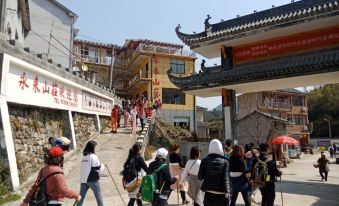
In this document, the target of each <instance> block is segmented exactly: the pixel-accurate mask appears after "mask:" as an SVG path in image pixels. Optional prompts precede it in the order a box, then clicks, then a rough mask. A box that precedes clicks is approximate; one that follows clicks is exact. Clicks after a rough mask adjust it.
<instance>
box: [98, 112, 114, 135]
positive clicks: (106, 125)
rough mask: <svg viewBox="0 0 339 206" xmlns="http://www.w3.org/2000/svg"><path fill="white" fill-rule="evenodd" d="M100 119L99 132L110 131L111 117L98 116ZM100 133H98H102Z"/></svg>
mask: <svg viewBox="0 0 339 206" xmlns="http://www.w3.org/2000/svg"><path fill="white" fill-rule="evenodd" d="M99 119H100V125H101V130H102V131H104V130H107V129H111V127H112V119H111V117H107V116H99ZM102 131H100V132H102Z"/></svg>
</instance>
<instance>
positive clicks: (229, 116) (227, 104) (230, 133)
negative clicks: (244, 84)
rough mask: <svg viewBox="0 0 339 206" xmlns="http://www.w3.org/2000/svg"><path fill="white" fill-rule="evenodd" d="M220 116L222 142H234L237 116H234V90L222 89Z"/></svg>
mask: <svg viewBox="0 0 339 206" xmlns="http://www.w3.org/2000/svg"><path fill="white" fill-rule="evenodd" d="M221 93H222V115H223V128H224V140H226V139H231V140H236V136H237V135H236V131H237V126H236V124H237V114H236V96H235V91H234V90H229V89H222V90H221Z"/></svg>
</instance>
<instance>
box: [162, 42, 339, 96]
mask: <svg viewBox="0 0 339 206" xmlns="http://www.w3.org/2000/svg"><path fill="white" fill-rule="evenodd" d="M334 71H339V47H334V48H330V49H324V50H319V51H313V52H309V53H303V54H299V55H291V56H285V57H280V58H275V59H271V60H266V61H259V62H250V63H244V64H237V65H234V68H233V69H231V70H223V69H222V67H221V66H219V67H213V68H206V71H205V72H202V73H199V74H193V75H191V76H187V77H177V76H174V75H173V74H171V72H170V70H169V71H168V76H169V79H170V81H171V82H172V83H173V84H175V85H176V86H177V87H179V88H181V89H182V90H186V91H187V90H197V89H203V88H212V87H220V86H227V85H233V84H241V83H249V82H254V81H265V80H272V79H280V78H287V77H295V76H301V75H308V74H318V73H324V72H334Z"/></svg>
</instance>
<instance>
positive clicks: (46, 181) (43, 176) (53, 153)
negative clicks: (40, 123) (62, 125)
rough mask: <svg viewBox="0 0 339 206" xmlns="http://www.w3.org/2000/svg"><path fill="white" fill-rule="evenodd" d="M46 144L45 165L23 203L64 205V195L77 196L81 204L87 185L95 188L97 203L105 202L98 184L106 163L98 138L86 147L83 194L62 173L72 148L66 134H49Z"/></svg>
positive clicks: (31, 204)
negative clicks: (101, 157)
mask: <svg viewBox="0 0 339 206" xmlns="http://www.w3.org/2000/svg"><path fill="white" fill-rule="evenodd" d="M48 141H49V145H48V146H46V147H45V148H44V151H45V166H44V167H43V168H42V169H41V170H40V171H39V174H38V177H37V179H36V181H35V183H34V184H33V186H32V187H31V189H30V190H29V192H28V194H27V195H26V197H25V198H24V200H23V202H22V203H21V204H20V206H28V205H29V206H61V205H62V204H63V202H64V199H65V198H69V199H74V200H75V202H76V205H77V206H82V205H83V202H84V199H85V196H86V193H87V191H88V189H91V190H93V192H94V195H95V198H96V201H97V204H98V206H103V205H104V203H103V196H102V193H101V189H100V185H99V174H100V173H102V172H103V170H104V168H105V167H104V165H103V164H101V163H100V161H99V159H98V157H97V156H96V154H95V147H96V145H97V143H96V142H95V141H89V142H88V143H87V144H86V146H85V148H84V150H83V158H82V161H81V166H80V182H81V183H80V194H79V193H78V192H76V191H73V190H71V189H69V188H68V186H67V184H66V180H65V176H64V173H63V163H64V154H65V153H66V152H68V151H69V150H70V143H71V141H70V140H69V139H68V138H66V137H58V138H54V137H50V138H49V140H48Z"/></svg>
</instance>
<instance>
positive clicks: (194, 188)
mask: <svg viewBox="0 0 339 206" xmlns="http://www.w3.org/2000/svg"><path fill="white" fill-rule="evenodd" d="M199 157H200V150H199V147H198V146H194V147H192V148H191V151H190V160H188V161H187V163H186V166H185V169H184V172H183V173H182V175H181V180H180V182H181V184H183V183H184V182H186V180H187V181H188V191H187V194H188V196H190V197H191V198H192V200H193V201H194V204H193V206H203V194H202V191H201V190H200V187H201V184H202V181H200V180H199V179H198V172H199V168H200V163H201V160H200V159H199Z"/></svg>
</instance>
